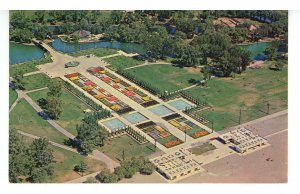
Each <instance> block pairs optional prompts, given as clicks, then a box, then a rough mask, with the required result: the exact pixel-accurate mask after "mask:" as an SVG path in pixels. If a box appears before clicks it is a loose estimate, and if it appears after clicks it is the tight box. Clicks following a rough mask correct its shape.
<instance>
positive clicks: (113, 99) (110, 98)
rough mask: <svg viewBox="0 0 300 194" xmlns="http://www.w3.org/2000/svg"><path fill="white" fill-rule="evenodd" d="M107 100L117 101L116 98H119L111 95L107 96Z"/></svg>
mask: <svg viewBox="0 0 300 194" xmlns="http://www.w3.org/2000/svg"><path fill="white" fill-rule="evenodd" d="M107 100H108V101H110V102H112V101H115V100H117V98H116V97H114V96H111V97H109V98H107Z"/></svg>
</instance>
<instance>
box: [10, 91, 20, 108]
mask: <svg viewBox="0 0 300 194" xmlns="http://www.w3.org/2000/svg"><path fill="white" fill-rule="evenodd" d="M17 98H18V94H17V92H16V90H12V89H9V108H10V107H11V105H12V104H13V103H14V102H15V101H16V100H17Z"/></svg>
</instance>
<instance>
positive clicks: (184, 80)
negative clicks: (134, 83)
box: [127, 64, 203, 92]
mask: <svg viewBox="0 0 300 194" xmlns="http://www.w3.org/2000/svg"><path fill="white" fill-rule="evenodd" d="M127 71H128V72H129V73H131V74H133V75H135V76H136V79H137V80H142V81H144V82H147V83H149V84H151V85H153V86H154V87H156V88H158V89H160V90H161V92H164V91H169V92H170V91H175V90H179V89H183V88H185V87H188V86H191V85H193V81H201V80H202V79H203V76H202V73H201V72H200V70H199V69H196V68H191V67H190V68H181V67H175V66H172V65H168V64H157V65H149V66H143V67H137V68H133V69H129V70H127Z"/></svg>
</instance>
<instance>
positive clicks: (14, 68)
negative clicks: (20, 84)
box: [9, 54, 52, 77]
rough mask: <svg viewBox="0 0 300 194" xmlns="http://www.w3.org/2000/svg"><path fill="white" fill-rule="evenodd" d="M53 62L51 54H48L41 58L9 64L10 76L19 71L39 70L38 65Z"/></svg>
mask: <svg viewBox="0 0 300 194" xmlns="http://www.w3.org/2000/svg"><path fill="white" fill-rule="evenodd" d="M50 62H52V59H51V55H49V54H48V55H47V56H46V57H45V58H43V59H41V60H38V61H36V60H33V61H29V62H25V63H20V64H15V65H10V66H9V76H11V77H14V76H15V75H16V74H17V73H18V72H22V73H24V74H25V73H30V72H34V71H38V68H37V67H36V66H37V65H42V64H45V63H50Z"/></svg>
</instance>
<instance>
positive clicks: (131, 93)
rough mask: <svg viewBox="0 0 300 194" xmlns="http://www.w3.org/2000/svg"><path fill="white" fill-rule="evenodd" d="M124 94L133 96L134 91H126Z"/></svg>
mask: <svg viewBox="0 0 300 194" xmlns="http://www.w3.org/2000/svg"><path fill="white" fill-rule="evenodd" d="M125 95H126V96H134V95H135V93H134V92H126V93H125Z"/></svg>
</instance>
